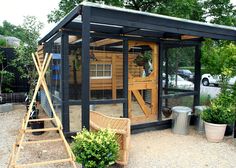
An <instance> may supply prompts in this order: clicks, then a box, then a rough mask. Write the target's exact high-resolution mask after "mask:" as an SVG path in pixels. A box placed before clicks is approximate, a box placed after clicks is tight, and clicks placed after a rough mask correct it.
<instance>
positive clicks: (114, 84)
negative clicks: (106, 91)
mask: <svg viewBox="0 0 236 168" xmlns="http://www.w3.org/2000/svg"><path fill="white" fill-rule="evenodd" d="M111 59H112V99H116V97H117V96H116V56H112V57H111Z"/></svg>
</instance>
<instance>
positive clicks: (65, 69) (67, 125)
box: [60, 32, 70, 132]
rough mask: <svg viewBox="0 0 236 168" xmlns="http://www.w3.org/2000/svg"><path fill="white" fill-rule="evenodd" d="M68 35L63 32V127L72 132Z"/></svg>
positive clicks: (65, 130)
mask: <svg viewBox="0 0 236 168" xmlns="http://www.w3.org/2000/svg"><path fill="white" fill-rule="evenodd" d="M68 39H69V38H68V34H67V33H66V32H62V35H61V70H60V71H61V72H60V73H61V88H60V90H61V100H62V102H61V103H62V109H61V120H62V125H63V131H64V132H69V131H70V116H69V104H68V100H69V74H70V71H69V57H68V55H69V54H68V52H69V51H68V49H69V46H68Z"/></svg>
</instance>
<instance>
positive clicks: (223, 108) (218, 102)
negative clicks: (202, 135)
mask: <svg viewBox="0 0 236 168" xmlns="http://www.w3.org/2000/svg"><path fill="white" fill-rule="evenodd" d="M201 117H202V119H203V120H204V124H205V132H206V138H207V140H208V141H209V142H221V141H222V140H223V138H224V134H225V129H226V126H227V124H232V123H234V122H235V120H236V109H235V95H234V93H233V91H232V90H231V89H223V90H222V91H221V93H220V94H219V96H218V97H217V98H216V99H214V100H212V101H211V104H210V106H209V107H208V108H207V109H205V110H204V111H203V112H202V113H201Z"/></svg>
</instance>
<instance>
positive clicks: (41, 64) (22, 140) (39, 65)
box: [8, 53, 76, 168]
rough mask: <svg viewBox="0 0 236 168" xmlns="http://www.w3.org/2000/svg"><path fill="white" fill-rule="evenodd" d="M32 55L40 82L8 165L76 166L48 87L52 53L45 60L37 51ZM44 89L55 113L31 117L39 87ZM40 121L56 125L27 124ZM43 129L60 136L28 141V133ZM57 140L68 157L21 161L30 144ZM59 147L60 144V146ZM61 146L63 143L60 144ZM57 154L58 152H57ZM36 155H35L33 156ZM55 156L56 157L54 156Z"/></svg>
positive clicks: (42, 145)
mask: <svg viewBox="0 0 236 168" xmlns="http://www.w3.org/2000/svg"><path fill="white" fill-rule="evenodd" d="M32 57H33V61H34V63H35V66H36V69H37V71H38V74H39V77H38V82H37V85H36V87H35V90H34V94H33V97H32V101H31V103H30V106H29V108H28V111H27V113H26V115H25V117H24V119H23V122H22V125H21V128H20V130H19V134H18V137H17V139H16V143H15V144H14V145H13V151H12V153H11V156H10V161H9V165H8V167H9V168H13V167H14V168H18V167H19V168H20V167H36V166H42V167H46V165H48V166H49V165H53V164H59V163H68V164H69V165H70V166H71V167H74V168H75V167H76V164H75V162H74V161H75V157H74V155H73V153H72V151H71V149H70V146H69V144H68V143H67V141H66V139H65V137H64V134H63V132H62V129H63V128H62V124H61V121H60V119H59V118H58V116H57V115H56V112H55V110H54V107H53V104H52V100H51V97H50V94H49V90H48V87H47V84H46V80H45V77H44V76H45V73H46V71H47V68H48V66H49V63H50V61H51V59H52V55H51V54H46V55H45V57H44V59H43V61H42V60H41V59H40V58H39V56H38V54H37V53H36V54H35V55H34V54H32ZM40 87H41V89H44V91H45V93H46V97H47V99H48V103H49V106H50V108H51V110H52V114H53V117H52V118H40V119H30V114H31V111H32V109H33V105H34V102H35V100H36V96H37V93H38V91H39V89H40ZM38 121H44V122H46V121H47V122H48V121H51V122H53V123H54V125H55V126H54V127H50V128H43V129H29V128H27V125H28V123H29V122H38ZM41 131H44V132H49V131H54V132H56V134H58V138H53V139H52V138H49V139H43V140H42V139H41V140H40V139H39V140H37V139H36V138H35V140H33V141H28V140H27V138H26V136H27V134H30V133H33V132H41ZM57 142H61V144H62V145H63V147H64V148H63V149H64V150H65V152H64V153H66V155H67V157H66V158H63V159H62V158H60V159H58V158H56V159H52V160H48V159H47V160H42V161H41V160H40V161H37V162H32V163H19V156H20V154H21V153H23V150H24V149H25V148H26V147H27V146H29V145H34V146H40V147H44V146H45V143H54V144H55V143H57ZM58 147H59V146H58ZM60 147H61V145H60ZM55 155H56V153H55ZM32 157H34V156H32ZM54 158H55V157H54Z"/></svg>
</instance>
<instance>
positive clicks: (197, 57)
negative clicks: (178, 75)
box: [193, 44, 201, 106]
mask: <svg viewBox="0 0 236 168" xmlns="http://www.w3.org/2000/svg"><path fill="white" fill-rule="evenodd" d="M200 86H201V45H200V44H199V45H196V46H195V77H194V91H195V93H196V94H195V95H194V102H193V106H198V105H199V104H200V89H201V88H200Z"/></svg>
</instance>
